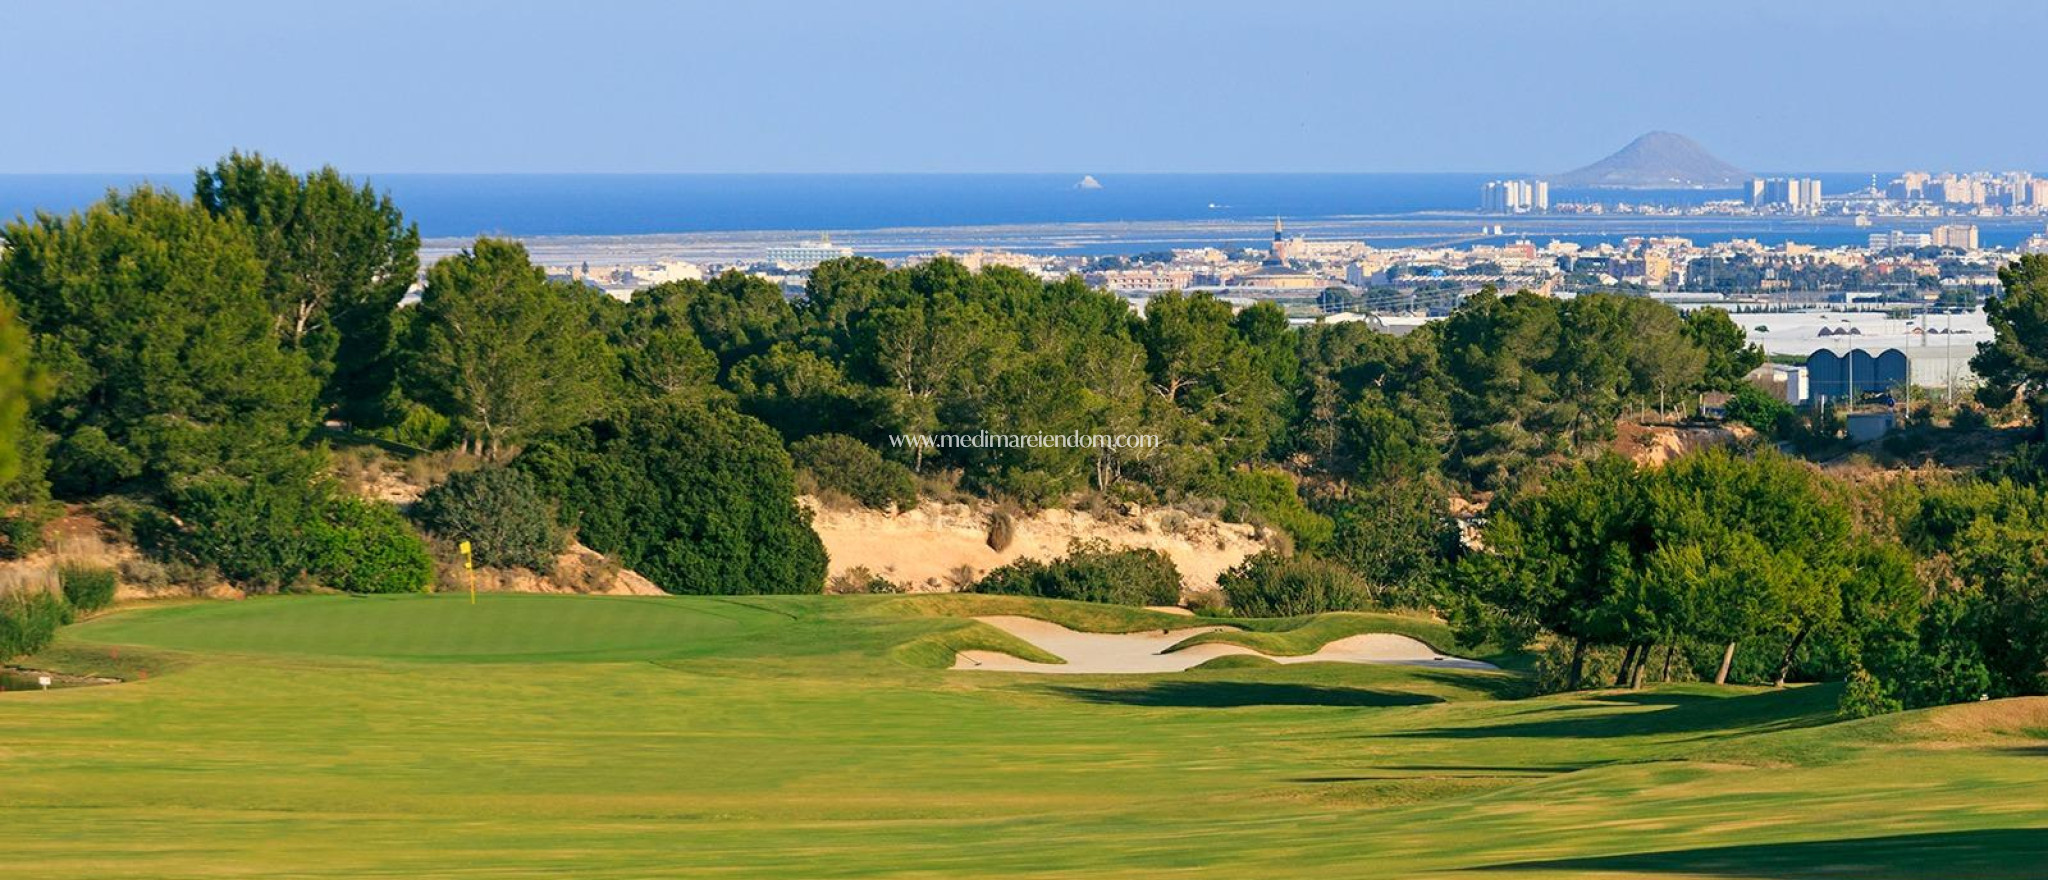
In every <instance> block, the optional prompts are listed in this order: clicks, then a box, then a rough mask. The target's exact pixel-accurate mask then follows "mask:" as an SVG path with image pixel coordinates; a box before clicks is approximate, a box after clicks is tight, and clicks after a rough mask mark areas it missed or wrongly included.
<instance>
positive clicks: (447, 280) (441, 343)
mask: <svg viewBox="0 0 2048 880" xmlns="http://www.w3.org/2000/svg"><path fill="white" fill-rule="evenodd" d="M602 298H603V294H600V293H597V292H596V291H593V290H591V289H589V288H588V287H585V286H583V285H576V284H557V283H552V282H549V281H548V280H547V279H546V278H545V277H544V276H543V274H542V273H541V270H540V269H539V268H537V267H535V266H534V265H533V264H532V263H531V262H529V261H528V260H527V256H526V248H525V247H524V246H522V245H520V244H518V243H516V242H510V241H500V240H497V239H490V238H480V239H477V242H476V244H475V245H474V246H473V247H471V248H470V249H469V250H466V251H463V252H462V253H460V254H456V255H455V256H452V257H448V258H446V259H443V260H441V261H440V262H438V263H435V264H434V267H433V268H432V269H430V270H428V272H427V287H426V290H425V292H423V293H422V294H421V296H420V302H419V305H418V307H417V308H418V314H417V315H415V316H414V317H413V318H412V328H411V329H412V332H413V336H414V338H413V342H412V346H411V348H412V377H411V378H412V380H413V382H414V383H415V391H416V396H417V397H418V398H419V399H421V400H423V401H426V402H427V403H429V404H430V405H432V406H434V407H435V408H436V409H438V410H439V411H440V412H442V413H444V414H446V415H448V416H449V417H451V418H453V419H454V420H455V423H456V427H457V428H458V429H459V430H460V431H461V432H462V435H463V445H464V447H465V448H469V449H474V450H475V451H476V452H478V453H480V454H483V455H486V456H489V457H491V458H502V457H503V456H504V455H506V454H507V453H508V452H509V451H510V450H511V448H512V447H514V446H515V445H517V444H519V443H523V442H525V441H527V440H528V439H531V438H533V437H536V436H540V435H543V434H549V433H555V432H560V431H564V430H567V429H568V428H570V427H572V426H574V425H577V424H581V423H583V422H585V421H588V420H590V419H592V418H595V417H597V416H598V415H600V414H602V413H603V412H604V411H605V410H606V409H607V407H608V406H609V405H610V397H611V395H612V392H613V387H614V381H615V377H616V376H617V375H618V373H619V371H618V369H617V367H616V366H615V364H616V359H615V356H614V354H613V353H612V350H611V348H610V346H609V345H607V344H606V342H605V338H604V333H603V330H602V327H601V322H600V321H599V315H600V314H601V311H602V309H604V304H603V302H601V299H602Z"/></svg>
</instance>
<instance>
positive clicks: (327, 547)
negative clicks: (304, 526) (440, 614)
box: [308, 497, 434, 593]
mask: <svg viewBox="0 0 2048 880" xmlns="http://www.w3.org/2000/svg"><path fill="white" fill-rule="evenodd" d="M309 539H310V542H311V545H312V546H311V560H310V563H311V564H310V566H309V568H308V573H310V574H311V575H312V576H313V577H314V578H315V579H317V580H318V581H319V582H320V583H322V584H325V585H326V586H329V587H333V588H334V589H337V590H343V591H346V592H350V593H418V592H422V591H425V590H428V589H431V588H432V586H433V583H434V560H433V557H431V556H429V555H428V554H427V544H426V542H425V541H422V540H420V536H419V534H418V533H417V532H414V531H413V529H412V524H411V523H408V522H406V520H405V516H404V515H402V514H400V513H399V512H398V508H396V507H392V506H391V505H389V504H385V503H383V502H379V501H367V500H364V499H361V498H349V497H340V498H334V499H331V500H330V501H329V502H328V503H327V505H326V509H325V511H324V512H323V515H322V516H321V518H320V519H319V520H317V521H316V522H315V524H314V527H313V528H312V529H311V534H310V535H309Z"/></svg>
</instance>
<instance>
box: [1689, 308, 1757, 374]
mask: <svg viewBox="0 0 2048 880" xmlns="http://www.w3.org/2000/svg"><path fill="white" fill-rule="evenodd" d="M1685 332H1686V335H1687V336H1689V337H1691V338H1692V341H1693V344H1694V345H1697V346H1699V348H1700V350H1701V351H1702V352H1704V353H1705V354H1706V358H1707V362H1706V371H1705V374H1704V375H1703V376H1702V377H1701V380H1700V381H1701V384H1702V385H1703V386H1704V387H1706V388H1709V389H1712V390H1717V391H1730V390H1733V389H1734V388H1735V387H1736V385H1737V384H1738V383H1740V382H1741V381H1742V377H1744V376H1747V375H1749V371H1751V370H1754V369H1756V368H1757V367H1760V366H1762V365H1763V362H1764V350H1763V347H1762V346H1758V345H1752V344H1750V342H1749V340H1748V337H1747V336H1746V335H1745V334H1744V333H1743V332H1742V328H1741V327H1740V326H1737V325H1736V323H1735V319H1733V318H1730V317H1728V313H1727V312H1725V311H1723V310H1721V309H1715V308H1704V309H1698V310H1696V311H1694V312H1692V313H1691V314H1689V315H1686V317H1685Z"/></svg>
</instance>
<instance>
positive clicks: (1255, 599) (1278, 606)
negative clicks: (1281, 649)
mask: <svg viewBox="0 0 2048 880" xmlns="http://www.w3.org/2000/svg"><path fill="white" fill-rule="evenodd" d="M1216 584H1217V586H1219V587H1221V588H1223V595H1224V596H1226V597H1228V598H1229V599H1230V607H1231V609H1232V610H1234V611H1236V612H1237V613H1238V614H1241V615H1245V616H1247V617H1293V616H1295V615H1298V614H1320V613H1322V612H1325V611H1356V610H1358V609H1360V608H1364V607H1366V604H1367V602H1368V600H1369V597H1370V596H1371V591H1370V589H1369V588H1368V587H1367V586H1366V583H1365V580H1364V579H1363V578H1360V577H1359V576H1358V575H1357V574H1355V573H1353V572H1352V571H1351V570H1350V569H1348V568H1345V567H1344V566H1342V565H1338V564H1337V563H1334V562H1330V561H1328V560H1323V559H1317V558H1315V557H1311V556H1281V555H1280V554H1278V553H1274V552H1272V551H1267V552H1264V553H1260V554H1258V555H1256V556H1253V557H1251V558H1249V559H1246V560H1245V561H1244V562H1242V563H1240V564H1239V565H1238V566H1237V567H1236V568H1233V569H1231V570H1229V571H1227V572H1224V573H1223V576H1222V577H1220V578H1217V580H1216Z"/></svg>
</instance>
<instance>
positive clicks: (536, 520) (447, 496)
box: [413, 467, 569, 574]
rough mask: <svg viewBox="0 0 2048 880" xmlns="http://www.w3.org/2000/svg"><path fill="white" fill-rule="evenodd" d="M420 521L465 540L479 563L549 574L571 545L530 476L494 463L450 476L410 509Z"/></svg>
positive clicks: (450, 537)
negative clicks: (489, 466) (490, 466)
mask: <svg viewBox="0 0 2048 880" xmlns="http://www.w3.org/2000/svg"><path fill="white" fill-rule="evenodd" d="M413 516H414V517H415V518H417V519H418V520H419V522H420V525H421V526H424V527H425V528H426V530H427V531H429V532H432V533H434V534H436V535H438V536H440V537H442V538H445V539H447V540H450V541H468V542H469V543H470V548H471V552H472V553H473V554H474V558H475V560H476V563H477V564H478V565H489V566H505V567H513V568H530V569H532V570H534V571H537V572H540V573H541V574H549V573H552V572H553V571H554V569H555V557H557V556H559V555H561V553H562V551H563V550H564V549H566V548H567V547H568V546H569V532H568V530H566V529H564V528H562V525H561V523H560V522H559V521H558V520H557V518H556V515H555V504H554V502H552V501H550V500H548V498H547V497H546V496H545V495H542V494H541V491H540V485H539V484H538V483H536V482H535V481H534V479H533V477H532V475H530V474H527V473H526V472H525V471H520V470H514V469H511V468H502V467H493V468H485V469H483V470H476V471H466V472H463V473H458V474H454V475H452V476H450V477H449V478H448V480H447V481H446V482H444V483H442V484H441V485H439V486H435V487H434V488H432V489H430V490H428V491H427V493H426V494H425V495H424V496H421V498H420V502H419V504H418V505H416V506H414V508H413Z"/></svg>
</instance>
